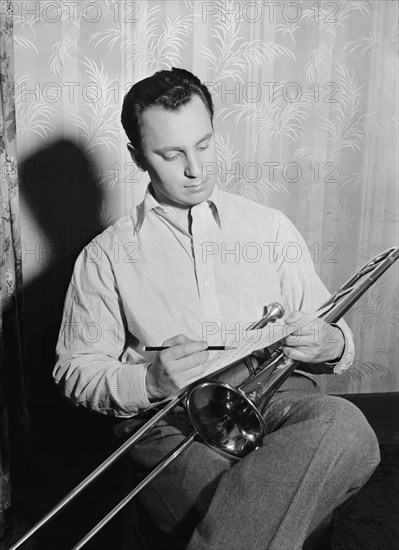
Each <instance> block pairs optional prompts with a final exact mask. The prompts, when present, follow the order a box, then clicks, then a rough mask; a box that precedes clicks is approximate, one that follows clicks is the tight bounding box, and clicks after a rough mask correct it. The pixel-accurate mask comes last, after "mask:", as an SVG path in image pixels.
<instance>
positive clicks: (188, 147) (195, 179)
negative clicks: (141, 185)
mask: <svg viewBox="0 0 399 550" xmlns="http://www.w3.org/2000/svg"><path fill="white" fill-rule="evenodd" d="M141 135H142V142H143V147H142V148H143V168H144V169H146V170H147V171H148V174H149V176H150V178H151V183H152V186H153V189H154V192H155V196H156V198H157V200H158V201H159V202H160V203H162V204H169V205H172V206H175V207H180V208H189V207H191V206H193V205H195V204H199V203H200V202H203V201H205V200H206V199H207V198H208V197H209V196H210V194H211V193H212V189H213V187H214V185H215V183H216V147H215V139H214V133H213V128H212V124H211V119H210V116H209V112H208V110H207V109H206V107H205V105H204V103H203V101H202V100H201V99H200V98H199V97H198V96H197V95H193V97H192V98H191V100H190V101H189V103H187V104H186V105H184V106H182V107H181V108H180V109H178V110H177V111H167V110H165V109H163V108H161V107H149V108H148V109H147V110H145V111H144V113H143V115H142V127H141ZM207 163H209V164H207Z"/></svg>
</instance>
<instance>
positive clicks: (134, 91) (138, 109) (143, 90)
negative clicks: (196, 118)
mask: <svg viewBox="0 0 399 550" xmlns="http://www.w3.org/2000/svg"><path fill="white" fill-rule="evenodd" d="M193 95H197V96H199V97H200V98H201V99H202V101H203V102H204V104H205V107H206V108H207V109H208V112H209V116H210V117H211V121H212V119H213V102H212V97H211V94H210V93H209V90H208V88H207V87H206V86H205V84H203V83H202V82H201V81H200V80H199V78H197V77H196V76H194V75H193V74H192V73H190V72H189V71H186V70H185V69H177V68H176V67H172V69H171V70H162V71H157V72H156V73H154V74H153V75H152V76H150V77H148V78H144V80H140V81H139V82H137V83H136V84H134V85H133V86H132V87H131V88H130V90H129V91H128V93H127V94H126V96H125V99H124V100H123V107H122V117H121V121H122V126H123V128H124V130H125V132H126V134H127V137H128V138H129V140H130V142H131V143H132V145H133V147H134V148H135V149H136V150H137V151H139V152H140V153H141V152H142V147H141V145H142V144H141V138H142V136H141V133H140V129H141V117H142V114H143V112H144V110H145V109H147V108H148V107H152V106H161V107H163V108H164V109H166V110H168V111H177V110H178V109H180V107H182V106H183V105H186V103H188V102H189V101H190V100H191V98H192V96H193Z"/></svg>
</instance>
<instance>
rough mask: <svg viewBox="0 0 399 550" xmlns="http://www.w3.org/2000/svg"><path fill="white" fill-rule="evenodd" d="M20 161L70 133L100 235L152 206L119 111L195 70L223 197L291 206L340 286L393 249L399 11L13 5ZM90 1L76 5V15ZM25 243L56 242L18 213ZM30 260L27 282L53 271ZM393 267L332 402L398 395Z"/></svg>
mask: <svg viewBox="0 0 399 550" xmlns="http://www.w3.org/2000/svg"><path fill="white" fill-rule="evenodd" d="M13 4H14V8H15V9H14V24H15V49H16V52H15V53H16V90H17V93H16V100H17V127H18V132H19V134H18V135H19V156H20V159H23V158H25V157H27V156H29V155H30V154H33V153H34V151H36V150H37V149H40V148H42V147H44V146H45V145H46V144H48V143H50V142H52V141H54V140H55V139H57V138H59V137H62V138H67V139H71V140H72V141H74V142H76V143H78V144H79V145H80V146H81V147H82V148H83V149H84V151H85V152H86V154H87V155H88V156H89V157H90V158H91V159H92V160H93V166H94V168H95V171H96V174H97V176H98V178H99V180H100V181H101V185H102V188H103V190H104V193H105V198H104V200H103V202H102V204H101V206H100V212H99V213H100V215H101V218H102V221H103V222H104V224H106V225H107V224H110V223H112V222H114V221H115V220H116V219H117V218H118V217H119V216H120V215H122V214H124V213H126V212H127V211H128V210H130V209H131V208H132V206H133V205H135V204H137V203H138V202H140V201H141V199H142V197H143V194H144V188H145V184H146V183H147V177H146V175H145V174H143V173H142V172H140V171H138V169H137V168H136V167H135V166H134V164H133V163H132V160H131V158H130V156H129V154H128V151H127V149H126V141H127V140H126V136H125V134H124V132H123V129H122V127H121V125H120V111H121V106H122V101H123V97H124V94H125V92H126V91H127V90H128V89H129V87H130V85H131V84H132V83H134V82H136V81H138V80H140V79H142V78H144V77H146V76H148V75H150V74H152V73H153V72H154V71H156V70H159V69H163V68H170V67H171V66H178V67H184V68H187V69H188V70H191V71H192V72H193V73H194V74H196V75H197V76H199V78H201V80H203V81H204V82H206V83H207V84H208V86H209V88H210V90H211V92H212V94H213V99H214V102H215V108H216V115H215V121H214V122H215V130H216V139H217V145H218V157H219V166H218V169H219V171H220V174H219V185H220V187H221V188H222V189H224V190H227V191H230V192H233V193H238V194H241V195H244V196H246V197H250V198H251V199H253V200H255V201H258V202H260V203H262V204H265V205H268V206H271V207H273V208H277V209H280V210H281V211H282V212H284V213H285V214H286V215H287V216H288V217H289V218H290V219H291V220H292V221H293V222H294V224H295V225H296V226H297V227H298V229H299V230H300V232H301V233H302V235H303V237H304V239H305V241H306V242H307V244H308V246H309V249H310V251H311V254H312V257H313V260H314V263H315V265H316V269H317V271H318V273H319V274H320V276H321V278H322V280H323V281H324V282H325V284H326V286H327V287H328V288H329V289H330V290H334V289H336V288H337V287H338V286H340V285H341V284H342V283H343V282H344V281H345V280H347V279H348V278H349V277H350V276H351V275H352V274H353V272H354V271H355V270H357V269H358V268H359V267H360V266H361V264H363V263H364V262H365V261H366V260H368V259H369V258H371V257H372V256H374V255H376V254H377V253H378V252H380V251H382V250H385V249H386V248H389V247H390V246H392V245H395V244H396V242H397V225H398V212H397V203H398V201H397V162H398V143H397V124H398V89H397V88H398V86H397V84H398V82H397V76H398V73H397V60H398V57H397V30H398V28H397V25H398V17H397V16H398V5H397V3H396V2H388V1H381V2H375V1H370V0H364V1H360V0H359V1H345V2H344V1H338V0H337V1H333V2H315V1H314V0H312V1H309V2H308V1H301V0H297V1H295V2H283V1H276V2H264V1H251V2H237V1H231V0H227V1H221V0H215V1H205V0H204V1H202V0H195V1H194V0H191V1H190V0H170V1H145V0H140V1H128V0H126V1H123V0H101V1H92V0H90V1H89V0H82V1H80V2H79V3H76V2H68V1H63V2H61V1H60V0H59V1H56V0H53V1H49V2H43V3H39V2H35V1H33V0H32V1H25V2H23V3H21V5H20V4H19V3H17V2H14V3H13ZM77 4H79V5H77ZM23 229H24V240H25V242H26V246H27V248H28V247H31V248H32V246H34V245H33V243H34V242H37V241H43V240H44V241H45V239H46V237H45V236H44V235H43V234H41V232H40V228H38V227H37V226H36V225H35V221H34V219H32V216H31V215H30V214H29V212H28V211H24V212H23ZM41 262H42V263H41V264H38V263H37V261H36V260H35V258H34V256H32V255H30V256H27V257H26V261H25V262H24V275H25V276H26V277H27V279H29V278H32V277H33V276H34V275H35V274H37V273H38V272H40V270H44V269H45V267H46V265H45V259H42V260H41ZM397 277H398V271H397V266H395V267H393V268H391V269H390V270H389V271H388V272H387V273H386V274H385V275H384V277H383V278H381V279H380V281H378V283H377V284H376V285H375V286H374V287H373V288H372V290H370V291H369V292H368V293H367V294H366V295H364V297H363V298H362V299H361V300H360V301H359V302H358V303H357V304H356V305H355V306H354V307H353V308H352V309H351V311H350V312H349V313H348V314H347V315H346V320H347V322H348V324H349V325H350V326H351V328H352V330H353V332H354V336H355V341H356V347H357V355H356V361H355V367H354V368H353V369H352V370H350V371H349V372H348V373H347V374H345V375H343V376H341V377H330V378H326V379H324V383H325V388H326V389H327V390H328V391H331V392H338V393H341V392H370V391H376V392H380V391H397V390H398V388H399V379H398V369H397V364H398V342H397Z"/></svg>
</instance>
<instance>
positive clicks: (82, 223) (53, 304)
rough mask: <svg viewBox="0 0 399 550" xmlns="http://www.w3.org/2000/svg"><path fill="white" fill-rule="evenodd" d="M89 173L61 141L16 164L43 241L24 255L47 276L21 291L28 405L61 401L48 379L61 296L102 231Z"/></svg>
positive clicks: (81, 157) (95, 185)
mask: <svg viewBox="0 0 399 550" xmlns="http://www.w3.org/2000/svg"><path fill="white" fill-rule="evenodd" d="M92 167H93V164H92V163H91V159H89V158H88V157H87V156H86V155H85V153H84V152H83V151H82V150H81V149H80V148H79V147H78V146H76V145H75V144H74V143H72V142H70V141H66V140H60V141H57V142H55V143H53V144H51V145H50V146H48V147H46V148H45V149H42V150H41V151H39V152H37V153H35V154H34V155H33V156H31V157H29V158H27V159H26V160H25V161H23V162H22V163H21V168H20V185H21V187H20V188H21V195H22V196H23V198H24V199H25V201H26V203H27V205H28V206H29V209H30V210H31V213H32V215H33V216H34V218H35V219H36V221H37V223H38V224H39V225H40V228H41V230H42V231H43V232H44V233H45V235H46V241H47V245H46V243H27V245H26V252H25V253H27V252H28V253H29V252H30V251H31V250H35V253H36V254H37V255H38V254H40V259H42V258H47V259H48V263H47V267H46V270H45V271H44V272H43V273H41V274H40V275H39V276H38V277H37V278H35V279H33V281H31V282H29V283H28V284H27V286H25V287H24V290H23V293H24V302H25V312H26V316H25V328H26V348H27V372H26V378H27V383H28V392H29V398H30V399H29V400H30V402H31V404H34V403H49V402H50V403H54V402H55V403H59V402H60V401H61V400H62V399H63V398H62V397H61V395H60V394H59V392H58V390H57V388H56V386H55V384H54V382H53V379H52V374H51V373H52V370H53V367H54V363H55V346H56V343H57V338H58V333H59V329H60V326H61V320H62V311H63V305H64V299H65V294H66V291H67V288H68V284H69V282H70V279H71V276H72V271H73V266H74V263H75V260H76V258H77V256H78V254H79V252H80V251H81V250H82V248H83V247H84V246H85V245H86V244H87V243H88V242H90V240H91V239H92V238H93V237H95V236H96V235H97V234H98V233H100V232H101V231H102V230H103V229H104V228H103V227H102V226H101V224H100V222H99V210H100V205H101V202H102V193H101V189H100V185H99V181H98V179H97V178H96V176H95V174H94V173H93V170H92ZM35 246H36V249H35ZM39 247H41V248H39Z"/></svg>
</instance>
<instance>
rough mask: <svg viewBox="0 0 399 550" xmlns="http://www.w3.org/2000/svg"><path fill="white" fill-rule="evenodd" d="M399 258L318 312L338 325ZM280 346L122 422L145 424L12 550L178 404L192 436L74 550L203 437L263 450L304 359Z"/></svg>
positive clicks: (378, 262) (373, 264)
mask: <svg viewBox="0 0 399 550" xmlns="http://www.w3.org/2000/svg"><path fill="white" fill-rule="evenodd" d="M398 258H399V247H392V248H389V249H388V250H386V251H385V252H382V253H381V254H379V255H377V256H375V257H374V258H373V259H371V260H370V261H369V262H367V263H366V264H365V265H364V266H363V267H362V268H361V269H359V270H358V271H357V272H356V273H355V274H354V275H353V276H352V277H351V278H350V279H348V281H346V283H344V284H343V285H342V286H341V287H340V288H339V289H338V290H337V291H336V292H335V293H334V294H332V295H331V296H330V298H329V299H328V300H327V301H326V302H325V303H324V304H323V305H322V306H321V308H320V309H319V317H320V318H323V319H324V320H325V321H326V322H328V323H334V322H336V321H338V320H339V319H340V318H341V317H342V316H343V315H344V314H345V313H346V312H347V311H348V310H349V309H350V308H351V307H352V306H353V304H354V303H355V302H356V301H357V300H358V299H359V298H360V297H361V296H362V294H364V292H366V290H367V289H368V288H369V287H370V286H372V285H373V284H374V283H375V282H376V281H377V279H378V278H379V277H381V275H382V274H383V273H384V272H385V271H386V270H387V269H388V268H389V267H391V266H392V265H393V263H394V262H395V261H396V260H397V259H398ZM265 309H266V313H265V315H264V316H263V317H262V319H260V321H258V322H257V323H254V324H253V325H252V326H251V327H250V329H254V328H262V327H264V326H265V325H266V324H267V323H268V322H273V321H275V320H276V319H277V318H280V317H282V315H283V314H284V312H283V309H282V307H281V306H280V305H279V304H276V303H273V304H270V305H269V306H268V307H267V308H265ZM277 344H278V343H277ZM277 344H276V343H275V344H273V345H272V346H270V347H269V348H267V349H265V351H266V353H268V355H269V357H268V358H267V359H266V360H264V361H261V360H259V358H256V357H255V356H253V355H250V356H247V357H246V358H244V359H241V360H239V361H236V362H235V363H232V364H230V365H228V366H227V367H224V368H222V369H220V370H219V371H217V372H215V373H213V374H212V375H210V376H208V377H205V378H201V379H200V380H197V381H196V382H194V383H193V384H191V385H190V386H188V387H186V388H182V389H181V390H179V392H177V393H176V394H174V395H173V396H172V397H171V398H170V400H169V401H168V402H167V403H166V405H165V406H164V407H163V408H162V409H161V410H158V411H157V412H155V414H154V415H153V416H152V417H151V418H150V419H149V420H148V421H147V422H145V423H144V424H143V421H142V420H137V419H134V420H129V421H125V422H123V423H122V424H123V426H124V427H123V428H121V429H120V434H121V435H128V434H130V433H131V432H132V431H133V430H134V429H135V428H136V427H138V425H139V423H140V422H141V424H142V425H141V427H139V428H138V429H137V431H136V432H135V433H134V434H133V435H131V436H130V437H129V439H127V440H126V441H125V442H124V443H123V444H122V445H121V446H120V447H119V448H118V449H117V450H116V451H115V452H114V453H112V455H111V456H110V457H108V458H107V459H106V460H105V461H104V462H103V463H102V464H100V465H99V466H98V467H97V468H96V469H95V470H94V471H93V472H92V473H91V474H89V475H88V476H87V477H86V478H85V479H84V480H83V481H82V482H81V483H79V484H78V485H77V486H76V487H75V488H74V489H73V490H72V491H71V492H70V493H68V494H67V495H66V496H65V497H64V498H63V499H62V500H61V501H60V502H59V503H58V504H56V506H54V508H52V509H51V510H50V511H49V512H48V513H47V514H46V515H45V516H44V517H43V518H42V519H41V520H40V521H38V522H37V523H36V524H35V525H34V526H33V527H32V528H31V529H30V530H29V531H28V532H27V533H25V535H23V536H22V537H21V538H20V539H19V540H18V541H17V542H16V543H15V544H14V545H13V546H12V547H11V548H10V549H9V550H17V549H18V548H20V547H21V546H22V544H23V543H24V542H26V541H27V540H28V539H29V538H30V537H31V536H32V535H33V534H34V533H36V532H37V531H38V529H40V528H41V527H42V526H43V525H45V524H46V523H47V522H48V521H50V520H51V519H52V518H53V517H54V516H55V515H56V514H57V513H58V512H60V511H61V510H62V509H63V508H65V507H66V506H67V505H68V504H69V503H70V502H71V501H72V500H73V499H74V498H75V497H77V496H78V495H79V494H80V493H81V492H82V491H83V490H84V489H85V488H86V487H88V486H89V485H90V484H91V483H92V482H93V481H94V480H95V479H97V477H99V476H100V475H101V474H102V473H103V472H104V471H105V470H107V469H108V468H109V467H110V466H112V465H113V464H114V463H115V462H116V461H117V460H118V459H119V458H120V457H122V456H123V455H124V454H125V453H126V452H127V451H128V450H129V449H130V448H131V447H132V446H133V445H134V444H135V443H136V442H137V441H138V440H139V439H140V438H141V437H142V436H143V435H144V434H146V433H147V432H148V431H149V430H150V429H151V428H152V427H153V426H154V425H155V424H157V423H158V422H159V421H160V420H161V419H163V418H164V417H165V416H166V415H167V414H168V413H170V412H171V411H172V410H173V409H174V408H175V407H176V406H177V405H179V404H182V403H185V407H186V409H187V412H188V414H189V416H190V420H191V423H192V424H193V427H194V430H193V432H192V433H191V434H190V435H188V436H187V437H186V438H185V439H184V441H183V442H182V443H181V444H180V445H178V446H177V447H176V448H175V449H173V450H172V451H171V452H170V453H169V454H168V455H167V456H166V457H165V458H164V459H163V460H162V461H161V462H160V463H159V464H158V466H156V467H155V468H154V470H153V471H152V472H150V473H149V474H148V475H147V477H146V478H144V479H143V480H142V481H141V482H140V483H139V484H138V485H137V486H136V487H135V488H134V489H133V490H132V491H131V492H130V493H128V494H127V495H126V496H125V497H124V498H123V499H122V500H121V502H120V503H119V504H118V505H117V506H115V508H113V509H112V510H111V511H110V512H109V513H108V514H107V515H106V516H105V517H104V518H103V519H102V520H101V521H100V522H99V523H98V524H97V525H95V526H94V527H93V528H92V529H91V531H90V532H89V533H87V535H86V536H85V537H83V538H82V539H81V540H80V541H79V542H78V543H77V544H76V545H75V546H74V547H73V549H72V550H79V549H80V548H83V546H84V545H85V544H86V543H87V542H88V541H89V540H90V539H91V538H92V537H93V536H94V535H95V534H96V533H97V532H98V531H99V530H100V529H101V528H102V527H103V526H104V525H105V524H106V523H108V521H110V520H111V519H112V518H113V517H114V516H115V515H116V514H117V513H118V512H119V511H120V510H121V509H122V508H123V507H124V506H125V505H126V504H127V503H128V502H129V501H130V500H131V499H132V498H134V497H135V496H136V495H137V494H138V493H139V492H140V491H141V490H142V489H144V488H145V487H146V486H147V485H149V484H150V483H151V482H152V481H153V480H154V479H155V478H156V477H157V476H158V475H159V474H160V473H161V472H162V471H163V470H164V469H165V468H167V467H168V465H169V464H170V463H171V462H173V461H174V460H175V459H176V458H177V457H178V456H179V455H180V454H181V453H183V452H184V450H185V449H187V447H189V445H191V443H192V442H193V441H194V440H197V439H201V440H202V441H203V443H205V444H206V445H208V446H210V447H211V448H212V449H214V450H215V451H216V452H218V453H220V454H222V455H223V456H226V457H228V458H229V459H231V460H240V459H241V458H243V457H244V456H246V455H247V454H248V453H249V452H251V451H253V450H255V449H256V448H258V447H259V446H260V445H261V444H262V439H263V437H264V436H265V435H266V434H267V433H268V429H267V426H266V424H265V421H264V416H265V413H266V411H267V405H268V403H269V401H270V399H271V397H272V396H273V394H274V392H275V391H276V390H277V388H278V387H279V386H281V384H282V383H283V382H284V381H285V380H286V379H287V378H288V376H289V375H290V374H291V373H292V372H293V371H294V370H295V369H296V368H298V367H299V366H300V362H299V361H294V360H292V359H289V358H288V357H286V356H285V355H284V353H283V352H282V349H281V346H278V345H277ZM151 410H152V409H151ZM126 422H127V424H126Z"/></svg>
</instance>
